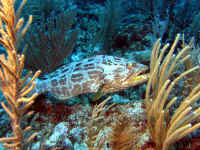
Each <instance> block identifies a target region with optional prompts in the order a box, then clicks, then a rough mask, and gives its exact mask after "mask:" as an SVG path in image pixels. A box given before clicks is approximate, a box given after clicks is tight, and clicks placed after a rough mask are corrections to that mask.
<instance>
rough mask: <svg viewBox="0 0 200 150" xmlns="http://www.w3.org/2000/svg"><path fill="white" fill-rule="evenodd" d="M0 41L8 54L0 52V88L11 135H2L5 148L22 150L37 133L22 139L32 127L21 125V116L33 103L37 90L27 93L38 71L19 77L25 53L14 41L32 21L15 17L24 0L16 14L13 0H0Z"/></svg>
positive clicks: (1, 140) (23, 115)
mask: <svg viewBox="0 0 200 150" xmlns="http://www.w3.org/2000/svg"><path fill="white" fill-rule="evenodd" d="M0 3H1V5H0V35H1V36H0V44H1V45H2V46H4V48H5V49H6V53H7V56H5V55H4V54H2V55H0V65H1V68H0V80H1V84H0V85H1V90H2V92H3V94H4V96H5V98H6V100H7V102H8V103H7V105H6V104H5V103H4V102H2V103H1V105H2V107H3V108H4V110H5V111H6V112H7V113H8V115H9V116H10V118H11V126H12V130H13V137H6V138H1V139H0V142H3V143H4V147H5V148H9V149H13V150H21V149H23V147H24V145H25V144H26V143H27V142H30V140H31V139H33V138H34V137H35V136H36V135H37V134H36V133H34V134H32V135H31V136H29V137H28V138H26V139H25V136H26V133H27V132H28V131H30V129H31V126H28V127H26V128H24V129H23V128H22V127H21V123H22V121H23V118H24V117H25V116H26V115H27V110H28V109H29V108H30V106H31V105H32V104H33V102H34V99H35V97H36V96H37V93H35V94H33V95H31V96H30V97H27V94H28V93H29V92H30V91H31V90H32V89H33V88H34V87H35V84H34V83H33V81H34V80H35V79H36V78H37V77H38V75H39V73H40V71H38V72H36V73H35V75H34V76H33V77H32V79H31V80H30V81H29V82H28V83H27V79H28V77H30V76H31V74H32V73H31V72H30V73H28V74H27V76H26V77H25V78H22V71H23V67H24V55H20V54H18V53H17V50H16V44H17V41H18V40H19V38H20V37H21V36H23V34H24V33H25V32H26V30H27V28H28V26H29V25H30V23H31V21H32V17H31V16H30V18H29V21H28V23H27V24H26V25H24V26H23V23H24V20H23V19H22V18H18V15H19V13H20V11H21V8H22V6H23V5H24V4H25V0H23V1H22V3H21V6H20V7H19V9H18V11H17V13H16V15H15V10H14V0H0Z"/></svg>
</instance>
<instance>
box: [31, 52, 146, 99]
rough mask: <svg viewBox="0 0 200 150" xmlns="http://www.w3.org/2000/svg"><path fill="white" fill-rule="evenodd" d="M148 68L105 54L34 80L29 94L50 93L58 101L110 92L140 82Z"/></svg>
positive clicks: (61, 68)
mask: <svg viewBox="0 0 200 150" xmlns="http://www.w3.org/2000/svg"><path fill="white" fill-rule="evenodd" d="M147 69H148V67H147V66H145V65H142V64H139V63H136V62H135V61H129V60H127V59H124V58H119V57H115V56H107V55H97V56H94V57H90V58H86V59H83V60H81V61H77V62H72V63H70V64H67V65H63V66H62V67H60V68H58V69H57V70H56V71H55V72H52V73H50V74H47V75H46V76H45V79H43V80H41V79H38V80H36V87H35V89H34V91H33V92H37V93H39V94H40V93H43V92H50V93H51V94H52V95H54V96H55V97H56V98H57V99H59V100H66V99H69V98H71V97H74V96H77V95H80V94H83V93H96V92H98V90H99V89H100V88H101V91H102V92H103V93H112V92H116V91H120V90H123V89H127V88H129V87H131V86H135V85H138V84H141V83H144V82H145V81H147V80H148V74H145V72H146V71H147Z"/></svg>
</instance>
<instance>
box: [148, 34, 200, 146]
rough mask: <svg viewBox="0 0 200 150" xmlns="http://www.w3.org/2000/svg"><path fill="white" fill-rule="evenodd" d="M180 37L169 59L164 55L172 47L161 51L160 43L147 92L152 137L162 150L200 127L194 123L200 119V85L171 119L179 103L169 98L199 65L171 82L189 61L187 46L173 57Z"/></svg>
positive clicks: (155, 49) (152, 58)
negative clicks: (199, 105)
mask: <svg viewBox="0 0 200 150" xmlns="http://www.w3.org/2000/svg"><path fill="white" fill-rule="evenodd" d="M179 37H180V35H177V37H176V39H175V41H174V43H173V44H172V46H171V48H170V50H169V52H168V53H167V55H166V57H164V54H165V52H166V50H167V48H168V47H169V44H166V45H165V46H164V47H163V48H162V49H160V47H161V44H160V40H158V41H157V42H156V43H155V45H154V48H153V52H152V57H151V63H150V67H151V69H150V79H149V81H148V83H147V89H146V109H147V110H146V111H147V120H148V123H147V124H148V128H149V131H150V134H151V138H152V139H153V141H154V142H155V144H156V147H157V149H159V150H168V149H169V148H170V146H171V145H172V144H173V143H175V142H176V141H178V140H179V139H181V138H183V137H184V136H186V135H188V134H190V133H191V132H192V131H194V130H196V129H197V128H199V127H200V123H194V121H196V120H197V119H198V118H199V117H200V107H199V108H195V107H194V108H193V105H194V103H195V102H196V101H197V100H198V99H199V98H200V84H198V85H196V87H195V88H193V90H192V91H191V92H190V93H189V95H188V96H187V97H185V98H184V100H183V101H182V102H181V104H180V105H179V107H178V108H177V109H176V111H175V112H174V113H173V114H172V116H170V108H171V107H172V105H173V104H174V103H175V102H176V100H177V97H173V98H170V96H169V95H170V93H171V92H172V91H173V88H174V86H175V85H176V83H177V82H178V81H180V80H181V79H183V78H184V77H185V76H186V75H188V74H189V73H191V72H193V71H195V70H197V69H199V66H196V67H193V68H190V69H188V70H186V71H185V72H183V73H182V74H180V75H179V76H178V77H176V78H175V79H174V80H173V81H170V77H171V76H172V74H173V71H174V70H175V69H176V68H177V66H179V65H180V64H182V63H184V62H185V61H186V60H187V59H190V56H189V55H187V52H188V51H189V50H190V46H185V47H184V48H183V49H182V50H181V51H179V53H178V54H177V55H176V56H174V55H173V53H174V50H175V47H176V45H177V43H178V40H179Z"/></svg>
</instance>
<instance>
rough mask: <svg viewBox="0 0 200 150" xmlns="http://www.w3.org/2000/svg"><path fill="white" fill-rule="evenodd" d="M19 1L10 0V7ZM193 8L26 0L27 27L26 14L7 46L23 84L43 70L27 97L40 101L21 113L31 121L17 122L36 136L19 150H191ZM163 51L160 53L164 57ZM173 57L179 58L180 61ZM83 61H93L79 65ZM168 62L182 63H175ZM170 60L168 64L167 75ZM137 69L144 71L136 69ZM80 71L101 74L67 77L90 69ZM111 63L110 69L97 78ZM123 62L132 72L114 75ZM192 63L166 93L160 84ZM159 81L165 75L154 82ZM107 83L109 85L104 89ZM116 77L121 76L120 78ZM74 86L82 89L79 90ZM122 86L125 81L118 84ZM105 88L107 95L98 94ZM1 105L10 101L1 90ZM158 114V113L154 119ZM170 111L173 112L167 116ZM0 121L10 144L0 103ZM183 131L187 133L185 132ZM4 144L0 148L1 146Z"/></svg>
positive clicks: (189, 0) (168, 1) (180, 2)
mask: <svg viewBox="0 0 200 150" xmlns="http://www.w3.org/2000/svg"><path fill="white" fill-rule="evenodd" d="M5 1H6V0H5ZM11 1H12V0H11ZM22 2H23V0H16V2H15V4H14V8H15V10H17V8H19V7H20V6H21V3H22ZM1 3H2V2H1V0H0V4H1ZM1 5H2V4H1ZM199 9H200V1H199V0H173V1H172V0H27V1H26V3H25V4H24V6H23V8H21V12H20V17H23V18H24V22H27V21H28V20H29V15H32V16H33V20H32V23H31V24H30V26H29V28H28V29H27V31H26V33H25V34H24V35H23V37H21V38H20V40H18V41H17V42H16V49H17V53H19V54H24V56H25V61H24V68H23V73H22V74H23V77H25V75H26V74H27V73H28V71H33V72H36V71H37V70H41V71H42V73H41V74H40V76H39V77H38V79H36V80H35V83H36V87H35V88H36V89H37V90H36V91H34V90H33V92H37V93H39V96H37V98H36V99H35V101H34V103H33V104H32V106H31V107H30V109H29V111H34V114H31V117H29V118H23V121H21V126H22V127H25V126H28V125H31V126H32V129H31V131H29V133H27V134H28V135H31V134H32V133H35V132H37V136H36V137H34V138H33V139H32V140H31V142H27V143H26V142H25V144H23V146H22V148H21V149H23V150H199V149H200V132H199V131H200V129H199V124H200V117H199V116H200V115H199V114H200V110H199V108H200V107H199V99H200V88H199V87H200V78H199V77H200V72H199V68H198V67H199V64H200V53H199V52H200V48H199V43H200V22H199V20H200V11H199ZM0 12H1V10H0ZM1 37H3V36H2V35H1ZM158 39H159V41H157V40H158ZM0 43H1V42H0ZM1 44H2V43H1ZM159 44H160V45H159ZM166 45H168V46H169V47H168V48H166V50H165V49H164V48H163V47H164V46H166ZM173 46H174V47H173ZM170 48H171V49H170ZM5 49H6V47H5V46H4V45H3V44H2V46H1V51H0V53H1V54H2V55H6V56H7V54H6V51H5ZM185 49H190V50H188V51H187V52H185V51H184V50H185ZM162 50H163V51H165V52H163V53H162ZM182 50H183V51H184V52H183V53H184V54H180V53H181V52H182ZM154 51H155V53H154ZM162 54H163V55H162ZM168 54H169V55H168ZM179 54H180V58H177V57H176V56H178V57H179ZM160 55H162V57H159V56H160ZM98 56H103V58H107V56H112V58H111V60H109V61H110V62H109V61H108V62H104V59H103V60H102V61H101V60H97V58H98ZM90 58H92V60H91V62H92V63H91V64H87V62H89V61H90ZM165 58H168V60H169V61H167V60H166V59H165ZM176 58H177V61H178V59H182V60H183V62H181V61H182V60H180V64H178V63H177V62H176ZM117 59H118V60H117ZM119 60H120V61H122V63H121V62H120V61H119ZM165 60H166V61H165ZM112 61H113V62H112ZM132 61H134V63H132ZM130 62H131V63H130ZM84 63H86V64H84ZM101 63H103V64H106V65H107V66H110V68H109V67H108V68H104V67H105V66H106V65H105V66H104V65H101ZM120 63H121V64H120ZM173 63H174V65H175V66H176V67H175V68H173V69H172V70H170V65H172V66H173ZM0 64H1V63H0ZM141 64H143V65H144V66H145V67H148V69H147V70H145V72H143V70H142V69H143V67H144V66H143V65H142V66H140V65H141ZM156 64H157V66H156ZM79 65H80V66H81V65H83V66H84V65H85V66H87V65H94V66H95V67H94V68H92V69H94V70H93V71H99V70H98V69H103V73H102V76H100V75H99V73H97V74H95V75H96V76H92V77H93V79H94V80H91V81H90V80H89V79H87V78H82V76H81V75H79V76H73V73H75V71H77V70H78V71H82V72H83V73H85V72H88V71H87V70H89V69H91V68H90V67H93V66H87V67H85V68H84V67H83V68H81V67H80V68H79ZM112 65H113V67H116V68H117V69H116V70H115V71H114V72H111V73H112V74H109V73H108V74H106V71H108V72H109V71H110V70H112V69H113V67H112ZM123 65H125V68H126V69H130V68H132V67H134V68H136V69H135V70H137V71H135V72H132V74H128V72H126V71H125V74H120V73H119V74H118V71H119V72H120V66H123ZM98 66H100V67H99V68H98ZM118 66H119V67H118ZM159 66H160V67H159ZM168 66H169V67H168ZM195 66H197V68H198V69H196V68H195V71H193V72H192V73H190V74H187V75H184V77H183V78H181V79H180V80H179V81H178V82H177V83H176V84H175V83H173V84H174V85H173V87H172V88H171V89H168V88H169V87H170V85H171V84H170V83H168V82H167V83H166V82H165V81H169V82H170V81H174V80H176V79H177V77H179V75H182V73H183V72H185V71H187V70H190V69H192V68H193V67H195ZM3 67H4V66H3ZM156 67H158V68H157V70H156V69H154V68H156ZM1 68H2V66H1ZM145 69H146V68H145ZM69 70H72V71H71V72H70V71H69ZM152 70H153V71H152ZM170 71H171V72H170ZM100 72H101V71H100ZM136 72H140V73H138V74H137V73H136ZM169 72H170V73H169ZM115 73H116V76H115V75H114V74H115ZM133 73H135V74H134V76H133V78H132V75H133ZM149 74H150V75H149ZM166 74H167V77H164V78H162V77H161V76H165V75H166ZM143 75H145V76H143ZM168 75H169V76H168ZM99 76H100V77H99ZM113 76H114V78H115V79H114V80H112V82H110V81H109V80H111V78H112V77H113ZM124 76H127V77H126V79H125V80H122V78H124ZM130 76H131V80H130V81H129V80H127V79H130ZM149 76H150V77H149ZM92 77H91V78H92ZM143 77H145V79H144V78H143ZM146 78H148V79H149V78H150V79H151V80H150V81H149V80H148V79H146ZM61 79H62V80H61ZM64 79H67V81H66V83H65V81H64ZM81 79H82V80H86V81H85V82H86V83H87V84H82V81H81ZM104 79H106V80H104ZM69 80H70V81H69ZM71 80H72V81H73V80H77V81H78V82H79V83H80V84H81V85H80V86H81V87H80V86H75V85H71ZM54 81H55V82H54ZM101 81H104V82H101ZM126 81H127V82H129V83H128V84H127V85H126V86H124V87H123V85H122V84H126ZM114 82H117V84H114ZM118 82H119V83H120V84H118ZM135 82H138V83H135ZM155 82H157V84H155ZM1 84H2V83H0V87H1V88H4V85H3V84H2V85H1ZM69 84H70V86H69ZM148 84H149V85H148ZM154 84H155V85H154ZM62 85H63V86H62ZM65 85H66V87H67V88H68V89H72V91H71V93H72V94H71V96H69V97H67V98H63V97H62V96H61V95H62V94H63V93H62V92H64V94H63V95H66V93H65V92H66V91H64V86H65ZM116 85H117V86H116ZM118 85H119V87H118ZM60 87H61V88H62V90H61V88H60ZM86 87H87V89H86ZM148 87H150V89H149V88H148ZM59 88H60V89H59ZM81 88H83V89H85V91H84V90H82V89H81ZM89 88H91V89H89ZM106 88H109V89H111V90H110V92H105V91H106ZM195 88H196V89H195ZM193 89H195V90H193ZM2 91H3V90H2ZM160 91H161V92H160ZM159 92H160V93H159ZM55 93H56V94H57V95H56V94H55ZM165 95H166V96H165ZM188 95H189V96H188ZM193 96H194V97H193ZM174 97H176V101H175V102H174V99H173V98H174ZM148 98H149V99H148ZM154 99H155V100H156V104H154V103H153V102H152V101H154ZM162 99H164V100H165V101H164V100H163V101H164V102H162ZM191 99H192V100H191ZM147 100H149V102H147ZM190 100H191V101H192V102H191V103H189V104H188V105H187V104H185V103H184V106H182V104H183V102H185V101H190ZM171 101H173V104H172V103H170V102H171ZM0 102H4V103H6V104H8V103H9V102H7V101H6V98H5V97H4V92H2V93H1V99H0ZM168 104H169V105H168ZM186 105H187V107H186ZM151 106H152V107H151ZM168 106H169V107H168ZM150 107H151V108H152V109H151V108H150ZM161 107H163V110H160V108H161ZM180 108H181V109H180ZM158 110H160V111H158ZM164 111H166V113H165V114H164V115H163V116H162V114H158V113H163V112H164ZM176 112H178V113H179V114H177V115H174V114H176ZM153 114H156V115H157V117H155V116H154V115H153ZM196 114H198V115H196ZM154 117H155V118H154ZM0 118H1V119H0V137H10V136H11V135H12V134H13V132H12V127H11V126H12V125H10V122H11V119H10V117H9V115H8V114H6V112H5V111H4V109H3V107H1V106H0ZM156 119H158V120H159V121H157V120H156ZM173 121H174V122H173ZM173 123H174V124H173ZM173 125H174V126H176V127H175V128H174V129H172V126H173ZM185 125H188V126H187V129H188V130H190V129H191V130H192V131H188V130H187V131H186V130H185V129H186V126H185ZM189 125H190V126H189ZM192 127H194V128H195V129H193V128H192ZM183 128H184V129H183ZM179 129H180V130H179ZM176 131H177V132H176ZM185 131H186V132H187V134H186V132H185ZM22 132H23V131H22ZM178 135H180V137H179V136H178ZM168 137H170V138H169V139H167V138H168ZM173 137H174V138H173ZM176 137H177V138H176ZM23 139H24V141H27V139H28V138H26V137H25V136H24V137H23ZM166 139H167V140H166ZM0 141H1V140H0ZM3 143H4V142H3ZM3 143H1V145H0V150H4V149H5V148H4V147H5V146H3ZM166 145H167V146H166ZM12 149H13V150H14V148H12Z"/></svg>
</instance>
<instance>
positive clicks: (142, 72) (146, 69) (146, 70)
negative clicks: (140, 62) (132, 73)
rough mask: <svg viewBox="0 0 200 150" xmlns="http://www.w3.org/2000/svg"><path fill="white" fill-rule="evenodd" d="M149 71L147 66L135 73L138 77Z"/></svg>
mask: <svg viewBox="0 0 200 150" xmlns="http://www.w3.org/2000/svg"><path fill="white" fill-rule="evenodd" d="M148 71H149V68H148V67H147V66H144V68H142V69H141V70H140V71H138V72H137V74H136V75H137V76H139V75H143V74H145V73H147V72H148Z"/></svg>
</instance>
